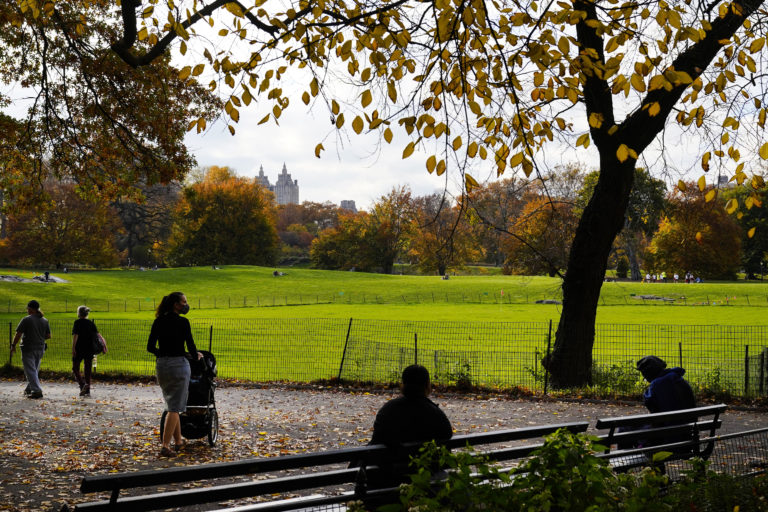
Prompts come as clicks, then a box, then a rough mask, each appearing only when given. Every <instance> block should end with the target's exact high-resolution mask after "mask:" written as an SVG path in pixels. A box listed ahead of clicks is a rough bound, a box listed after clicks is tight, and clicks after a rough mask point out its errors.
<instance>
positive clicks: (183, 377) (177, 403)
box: [155, 356, 191, 412]
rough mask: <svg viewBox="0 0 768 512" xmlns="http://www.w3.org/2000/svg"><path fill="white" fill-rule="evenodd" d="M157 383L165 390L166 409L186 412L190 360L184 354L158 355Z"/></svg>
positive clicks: (156, 366)
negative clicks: (175, 355) (172, 355)
mask: <svg viewBox="0 0 768 512" xmlns="http://www.w3.org/2000/svg"><path fill="white" fill-rule="evenodd" d="M155 370H156V372H157V383H158V384H160V389H161V390H162V391H163V399H164V400H165V410H166V411H168V412H184V411H186V410H187V396H188V395H189V376H190V373H191V370H190V369H189V362H188V361H187V358H186V357H184V356H178V357H158V358H157V362H156V363H155Z"/></svg>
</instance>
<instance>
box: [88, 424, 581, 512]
mask: <svg viewBox="0 0 768 512" xmlns="http://www.w3.org/2000/svg"><path fill="white" fill-rule="evenodd" d="M588 426H589V424H588V423H587V422H575V423H560V424H551V425H542V426H537V427H526V428H520V429H510V430H501V431H494V432H481V433H475V434H465V435H458V436H455V437H453V438H452V439H450V440H449V441H447V442H446V445H447V446H448V447H449V448H463V447H466V446H480V445H492V444H495V443H505V442H512V441H521V440H529V439H538V443H536V444H533V445H527V446H520V447H513V448H502V449H497V450H493V449H491V450H490V451H488V452H485V453H486V454H487V455H489V457H491V458H495V459H496V460H510V459H514V458H520V457H524V456H526V455H528V454H529V453H530V452H531V451H532V450H533V449H535V448H536V447H538V446H541V444H542V443H543V440H542V438H543V436H545V435H548V434H551V433H553V432H555V431H557V430H559V429H561V428H565V429H567V430H570V431H571V432H574V433H579V432H585V431H586V430H587V427H588ZM418 447H419V444H418V443H414V444H413V445H412V446H406V447H405V448H410V449H412V450H413V451H414V452H415V451H417V450H418ZM388 452H389V449H388V448H387V447H386V446H384V445H371V446H361V447H355V448H345V449H341V450H330V451H326V452H317V453H308V454H299V455H286V456H281V457H270V458H257V459H247V460H243V461H239V462H226V463H214V464H201V465H198V466H189V467H177V468H168V469H162V470H146V471H135V472H129V473H115V474H107V475H89V476H86V477H84V478H83V480H82V483H81V485H80V490H81V492H83V493H93V492H104V491H108V492H111V493H112V494H111V498H110V500H109V501H100V502H93V503H84V504H80V505H77V506H75V510H92V511H95V510H130V511H137V510H157V509H163V508H170V507H180V506H189V505H197V504H201V503H210V502H213V501H222V500H232V499H238V498H245V497H252V496H259V495H267V494H275V493H287V492H293V491H299V490H309V489H315V488H321V487H326V486H332V485H336V486H337V485H342V484H350V483H355V481H356V478H357V475H358V469H357V468H346V469H336V470H317V469H316V468H318V467H321V466H327V465H331V464H344V463H350V462H353V461H366V460H368V461H375V460H376V459H377V458H381V457H382V456H384V455H386V454H387V453H388ZM494 455H496V456H495V457H494ZM302 468H309V469H312V470H313V471H312V473H309V474H302V475H292V476H285V477H279V478H270V479H266V480H260V481H254V482H245V483H237V484H229V485H218V486H213V487H205V488H196V489H184V490H180V491H170V492H160V493H150V494H146V495H143V496H128V497H122V498H121V497H120V496H119V493H120V491H121V490H124V489H134V488H139V487H150V486H160V485H168V484H173V483H183V482H196V481H201V480H209V479H217V478H226V477H233V476H244V475H252V474H258V473H268V472H274V471H282V470H290V469H302Z"/></svg>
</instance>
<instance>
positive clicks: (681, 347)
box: [677, 341, 685, 368]
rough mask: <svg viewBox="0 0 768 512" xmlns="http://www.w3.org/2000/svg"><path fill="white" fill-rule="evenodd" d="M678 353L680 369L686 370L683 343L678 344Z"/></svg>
mask: <svg viewBox="0 0 768 512" xmlns="http://www.w3.org/2000/svg"><path fill="white" fill-rule="evenodd" d="M677 352H678V354H679V355H680V368H685V367H684V366H683V342H682V341H679V342H678V343H677Z"/></svg>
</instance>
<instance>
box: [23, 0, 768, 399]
mask: <svg viewBox="0 0 768 512" xmlns="http://www.w3.org/2000/svg"><path fill="white" fill-rule="evenodd" d="M116 6H119V10H118V9H114V7H116ZM10 7H11V13H12V14H13V16H14V18H13V21H14V22H15V23H17V24H18V25H19V26H20V27H21V28H22V29H25V30H28V31H29V32H32V33H34V29H35V28H36V27H45V28H46V30H51V31H54V30H57V31H58V33H60V34H63V36H62V37H63V38H64V39H65V40H66V39H67V37H69V38H71V39H77V41H78V42H80V43H82V44H85V43H86V42H88V43H89V44H93V45H94V46H96V45H98V44H99V43H100V42H101V40H99V39H97V40H96V41H95V42H93V43H92V42H91V41H92V40H91V39H88V38H82V37H80V38H76V37H75V36H76V35H78V34H79V32H78V31H83V30H85V29H88V28H89V27H88V26H85V27H84V26H83V25H84V23H83V22H82V21H80V19H79V18H76V17H75V16H72V17H71V18H70V19H72V22H71V23H70V24H61V23H57V21H58V18H60V17H61V16H62V13H63V14H70V13H71V14H87V13H88V12H89V10H90V9H94V8H97V7H99V8H102V11H100V13H101V14H102V16H103V17H104V24H105V25H108V26H110V27H115V28H119V29H120V30H119V31H117V30H115V32H114V34H113V35H114V37H113V38H112V39H111V40H109V44H110V45H111V46H109V45H102V46H101V47H100V48H99V49H100V50H101V51H103V52H106V50H107V48H111V49H112V51H113V52H114V53H115V54H117V55H118V56H119V57H120V58H121V59H122V60H123V61H124V62H125V63H126V64H128V65H129V66H132V67H134V68H135V69H141V68H142V67H144V66H151V65H155V66H157V65H158V63H159V62H161V61H162V59H164V58H166V56H167V55H168V53H169V52H172V53H174V54H176V55H179V54H181V55H184V54H186V55H202V57H199V58H196V59H194V60H193V62H190V63H189V65H187V66H184V67H182V69H181V70H180V72H179V75H178V78H179V79H180V80H183V81H188V80H190V78H192V77H199V78H200V79H201V80H202V81H203V82H208V81H210V82H211V85H212V87H214V88H220V89H219V92H220V93H221V94H223V96H224V99H225V111H226V113H227V115H228V116H229V118H230V119H231V120H232V121H233V123H236V122H237V120H238V119H239V116H240V110H241V109H242V108H243V107H244V106H248V105H250V104H251V103H253V102H254V100H255V99H256V100H258V101H256V108H257V109H258V110H259V111H260V113H259V116H262V115H263V117H262V118H261V119H262V121H263V122H268V121H269V120H270V119H273V120H277V119H279V117H280V116H281V114H282V112H283V111H284V110H285V109H286V108H287V107H288V106H289V105H290V104H291V99H292V97H301V98H302V100H303V101H304V102H305V103H306V104H314V105H315V106H316V107H317V108H327V109H328V110H329V111H330V115H331V116H332V119H333V123H334V125H335V126H336V127H337V128H339V129H346V128H350V129H351V130H352V131H354V132H355V133H358V134H359V133H362V132H363V131H374V132H375V131H379V132H380V133H381V135H382V137H383V139H384V141H386V142H393V141H395V140H398V141H400V140H405V142H404V143H403V144H404V149H403V157H409V156H411V155H413V154H414V153H415V150H416V147H417V145H418V146H419V147H421V148H423V149H425V150H426V151H427V153H432V152H434V154H432V155H428V156H427V157H426V168H427V170H428V171H429V172H434V173H437V174H439V175H442V174H444V173H446V172H452V173H460V174H461V175H462V178H463V182H464V183H465V185H466V187H467V188H468V189H472V188H473V187H475V186H476V185H477V180H476V179H475V178H474V177H473V176H472V173H474V174H477V172H486V171H487V169H486V167H493V168H494V169H495V171H496V173H497V174H502V173H505V172H517V171H520V172H522V173H524V174H525V175H526V176H530V175H532V174H545V173H546V166H547V164H548V160H547V158H546V155H548V154H549V155H552V154H563V153H565V152H567V151H573V150H575V148H577V147H584V148H587V147H588V146H591V145H594V148H595V150H594V151H593V153H592V155H593V156H594V157H595V159H596V160H597V161H598V162H599V177H598V181H597V184H596V186H595V190H594V193H593V194H592V196H591V199H590V200H589V202H588V203H587V205H586V207H585V208H584V211H583V214H582V215H581V218H580V221H579V225H578V227H577V229H576V233H575V235H574V239H573V242H572V244H571V251H570V255H569V261H568V272H567V274H566V275H565V277H564V279H563V308H562V314H561V317H560V322H559V325H558V329H557V334H556V340H555V346H554V351H553V353H552V356H551V357H550V358H549V359H548V360H547V362H546V363H547V367H548V368H549V370H550V372H551V375H552V380H551V382H552V384H553V385H555V386H556V387H569V386H576V385H582V384H584V383H586V382H588V381H589V380H590V375H591V373H590V372H591V362H592V346H593V343H594V334H595V327H594V322H595V316H596V311H597V303H598V299H599V296H600V288H601V286H602V282H603V278H604V276H605V269H606V265H607V260H608V256H609V254H610V251H611V248H612V246H613V242H614V239H615V237H616V236H617V234H618V233H619V232H620V231H621V229H622V228H623V226H624V216H625V212H626V209H627V204H628V201H629V195H630V192H631V190H632V187H633V182H634V171H635V168H636V167H638V161H639V160H640V159H641V158H642V157H643V155H644V152H645V151H646V150H647V149H649V148H651V149H652V150H653V151H652V152H649V153H651V154H653V155H654V156H656V155H658V154H659V153H661V154H663V153H664V152H665V151H667V150H668V149H670V148H674V149H676V148H679V147H680V139H681V138H683V137H685V138H689V139H690V138H698V147H699V148H701V149H700V151H698V152H697V154H696V155H691V157H692V158H695V159H697V161H698V162H700V164H701V167H702V168H703V170H704V171H709V170H712V169H713V168H715V167H717V168H718V169H719V170H720V171H722V172H723V173H728V174H731V175H733V176H735V177H736V178H737V181H738V182H739V183H742V182H745V181H746V180H748V176H747V175H746V171H747V170H748V169H749V167H747V165H746V162H745V161H744V160H746V157H751V156H755V157H756V156H757V155H758V154H759V155H760V156H761V157H768V146H766V145H763V146H762V147H760V148H759V151H758V146H760V145H761V144H762V143H763V139H764V137H763V135H762V130H763V128H764V126H765V118H766V113H767V112H766V109H765V106H764V105H763V99H762V95H763V94H764V92H765V90H766V87H765V85H766V83H765V82H764V81H765V80H768V75H766V74H765V73H763V71H764V70H763V69H762V68H761V67H759V66H762V64H761V63H762V59H760V57H761V53H762V52H763V51H765V50H764V48H765V34H764V26H765V25H764V24H763V23H762V19H761V17H762V16H763V0H741V1H736V2H732V1H727V0H721V1H718V0H714V1H712V2H704V1H699V0H692V1H690V2H675V3H668V2H650V3H625V2H618V1H616V0H607V1H604V2H596V1H594V0H572V1H564V2H559V3H545V4H540V3H538V2H522V3H520V2H510V1H507V0H500V1H499V2H497V3H495V4H492V5H489V4H487V3H485V2H481V1H466V2H448V1H442V0H440V1H435V2H417V1H415V0H399V1H396V2H390V3H386V4H381V3H376V2H374V3H360V2H352V3H332V4H329V3H326V2H312V3H307V2H304V1H303V0H298V1H295V2H287V3H286V2H269V1H267V2H264V1H262V0H259V1H258V2H253V3H243V2H240V1H235V0H214V1H212V2H210V3H205V4H203V3H200V2H196V1H192V0H180V1H179V2H178V3H174V4H173V5H171V4H166V3H161V2H158V1H157V0H148V1H146V2H142V1H141V0H121V1H120V2H118V1H117V0H112V1H107V2H95V1H93V0H76V1H70V2H63V1H48V2H46V3H44V4H43V3H42V2H38V1H35V0H32V1H30V0H16V1H15V2H12V3H11V4H10ZM86 19H88V18H87V17H86ZM208 27H211V28H208ZM217 43H218V44H217ZM23 46H24V45H23V44H22V43H21V41H16V42H14V46H13V47H14V48H22V47H23ZM37 47H38V48H42V47H43V46H42V45H38V46H37ZM65 48H66V47H65ZM75 48H77V45H76V46H75ZM190 50H193V52H192V51H190ZM62 53H67V54H68V55H70V56H72V57H75V56H76V51H74V50H67V49H64V50H63V51H62ZM755 56H757V57H758V58H757V59H756V58H755ZM211 74H212V75H213V79H211V78H209V76H210V75H211ZM340 75H345V76H343V77H342V76H340ZM286 77H290V80H291V81H292V82H293V81H297V80H298V81H305V83H306V84H307V86H306V88H305V89H306V90H305V91H303V92H297V93H295V94H294V93H293V92H292V90H289V89H287V88H283V86H282V83H281V81H282V80H283V79H284V78H286ZM342 78H343V79H344V80H342ZM32 79H33V80H37V81H39V80H40V77H39V76H34V77H32ZM294 83H295V82H294ZM340 84H344V85H340ZM349 87H356V88H357V89H356V91H357V92H359V94H358V95H357V96H356V97H355V104H352V105H348V104H344V103H343V102H341V103H340V98H348V97H349V96H350V95H351V94H350V92H351V91H350V89H349ZM358 100H359V101H358ZM742 116H743V117H745V118H747V119H746V122H742V120H740V117H742ZM206 119H207V118H206V117H205V116H201V117H199V118H198V119H197V121H196V122H195V123H194V127H196V128H204V127H205V123H206ZM232 129H233V130H234V127H233V126H232ZM393 129H395V130H397V129H401V130H403V131H404V132H405V137H406V138H405V139H402V138H398V139H395V138H394V133H393ZM321 136H322V135H321ZM686 147H688V148H696V147H697V146H696V144H695V142H694V143H691V144H687V145H686ZM323 150H324V146H323V144H322V143H320V144H318V145H317V146H316V148H315V152H316V154H318V155H320V154H321V153H322V151H323ZM653 161H654V162H664V161H665V160H664V158H654V160H653ZM680 165H681V167H686V168H685V169H682V170H688V167H692V164H690V163H688V162H684V163H681V164H680ZM643 166H644V167H648V168H650V166H649V165H643ZM476 169H477V170H476ZM661 171H662V169H655V170H654V172H661ZM714 174H719V173H714Z"/></svg>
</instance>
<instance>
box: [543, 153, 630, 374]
mask: <svg viewBox="0 0 768 512" xmlns="http://www.w3.org/2000/svg"><path fill="white" fill-rule="evenodd" d="M633 180H634V161H631V162H630V161H627V162H625V163H624V164H620V163H619V162H618V161H615V159H614V161H611V162H608V163H605V161H604V160H603V163H602V164H601V172H600V178H599V179H598V182H597V186H596V187H595V192H594V194H593V195H592V198H591V199H590V201H589V203H588V204H587V207H586V208H585V209H584V213H583V215H582V216H581V219H580V220H579V224H578V227H577V228H576V234H575V235H574V238H573V244H572V246H571V253H570V256H569V260H568V270H567V272H566V274H565V278H564V279H563V311H562V313H561V315H560V323H559V325H558V327H557V333H556V335H555V348H554V351H553V352H552V355H551V356H550V359H549V360H548V361H547V362H546V366H547V369H548V370H549V371H550V372H551V376H552V381H551V382H552V385H553V386H554V387H556V388H561V389H562V388H569V387H576V386H582V385H584V384H585V383H590V382H591V380H592V378H591V368H592V345H593V344H594V339H595V317H596V315H597V305H598V300H599V298H600V289H601V287H602V285H603V280H604V279H605V269H606V265H607V261H608V254H609V253H610V251H611V246H612V245H613V241H614V239H615V238H616V235H618V233H619V232H620V231H621V229H622V227H623V226H624V216H625V212H626V209H627V203H628V202H629V192H630V190H631V189H632V183H633Z"/></svg>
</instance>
